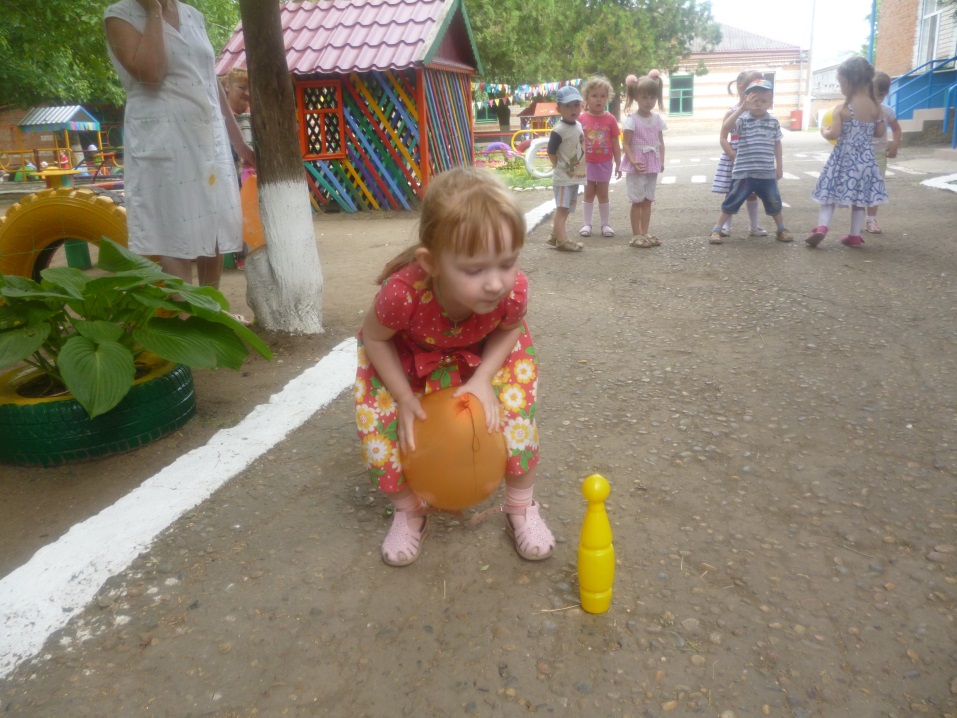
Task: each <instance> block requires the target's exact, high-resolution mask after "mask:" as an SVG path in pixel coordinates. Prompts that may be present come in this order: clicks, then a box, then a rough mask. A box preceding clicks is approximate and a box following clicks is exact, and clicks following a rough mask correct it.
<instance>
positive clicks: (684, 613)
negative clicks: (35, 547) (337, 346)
mask: <svg viewBox="0 0 957 718" xmlns="http://www.w3.org/2000/svg"><path fill="white" fill-rule="evenodd" d="M688 151H689V152H690V151H691V150H688ZM825 151H826V148H825ZM675 152H676V153H678V154H677V156H681V155H680V149H676V150H675ZM788 157H789V155H787V154H786V158H788ZM795 162H797V160H795ZM919 179H921V177H917V176H913V175H908V174H899V175H895V178H893V179H891V180H890V181H889V188H890V190H891V192H892V195H893V202H894V204H893V206H892V208H891V209H890V210H889V211H886V212H882V220H883V221H884V226H885V234H884V235H882V236H880V237H876V236H870V235H868V236H866V240H867V244H866V245H865V247H864V248H863V249H857V250H854V249H848V248H845V247H842V246H841V245H840V244H839V243H838V242H837V241H836V237H840V236H841V235H842V234H844V231H845V225H846V224H847V222H848V221H849V220H848V217H847V212H846V211H845V212H843V213H840V212H839V213H838V217H837V219H836V221H835V225H834V232H833V233H832V235H836V236H829V238H828V240H827V241H826V242H825V244H824V245H822V247H821V248H819V249H817V250H810V249H808V248H807V247H806V246H804V244H803V242H801V241H800V239H799V240H798V241H797V242H795V243H793V244H791V245H785V244H781V243H778V242H775V241H774V240H773V239H757V238H745V237H742V236H741V233H740V231H739V232H738V234H737V237H736V238H732V239H731V240H729V241H728V242H727V243H725V244H724V245H721V246H709V245H708V244H707V243H706V242H705V241H704V239H703V237H705V236H706V234H707V231H708V230H709V228H710V226H711V223H712V222H713V220H714V216H715V215H716V206H717V203H716V202H715V198H714V197H713V196H712V195H711V194H710V193H708V191H707V187H706V186H704V185H698V186H696V185H692V184H678V185H676V186H675V187H672V188H667V189H666V188H664V187H660V188H659V192H658V205H657V207H656V209H655V211H654V215H653V218H652V229H653V231H654V232H655V233H656V234H658V235H659V236H660V237H661V238H662V240H663V242H664V243H663V245H662V246H661V247H660V248H656V249H648V250H639V249H632V248H630V247H628V246H627V237H626V236H625V235H626V234H627V231H626V227H627V225H628V220H627V212H628V207H627V204H626V202H625V197H624V193H623V188H621V189H616V192H615V194H613V199H612V204H613V213H614V214H613V219H614V222H613V223H614V226H615V227H616V228H617V229H618V231H619V236H618V237H616V238H614V239H602V238H593V239H589V240H586V241H587V248H586V250H585V252H583V253H581V254H578V255H575V254H563V253H558V252H555V251H553V250H549V249H547V248H546V247H545V244H544V240H545V238H546V237H547V234H548V227H547V222H546V224H545V225H543V226H540V227H538V228H536V229H535V230H534V231H533V232H532V233H531V235H530V237H529V240H528V243H527V249H526V251H525V252H524V254H523V262H522V263H523V267H524V268H525V270H526V272H527V273H528V274H529V277H530V281H531V286H532V291H533V299H532V302H533V303H532V308H531V313H530V316H529V321H530V326H531V328H532V332H533V336H534V337H535V338H536V343H537V345H538V349H539V356H540V360H541V366H542V370H541V371H542V374H541V377H542V378H541V396H540V411H541V413H540V416H539V421H540V424H539V426H540V431H541V442H542V464H541V469H540V481H539V483H538V485H537V487H536V492H537V497H538V499H539V500H540V501H541V502H542V504H543V515H544V516H545V517H546V519H547V520H548V521H549V523H550V525H551V526H552V528H553V530H554V531H555V533H556V535H557V536H558V537H559V545H558V548H557V550H556V553H555V555H554V556H553V557H552V558H551V559H549V560H548V561H545V562H542V563H528V562H523V561H522V560H521V559H519V558H518V557H517V556H516V555H515V553H514V550H513V549H512V547H511V544H510V542H509V539H508V537H507V536H506V535H505V533H504V532H503V530H502V529H503V523H502V520H501V517H499V516H492V517H490V518H488V519H487V520H485V521H484V522H482V523H479V524H478V525H473V524H472V523H470V522H469V521H468V520H467V518H468V516H467V515H465V516H452V515H447V514H440V515H438V516H436V517H435V519H434V522H433V531H432V534H431V535H430V536H429V538H428V539H427V540H426V543H425V546H424V549H423V554H422V556H421V558H420V560H419V561H418V562H417V563H415V564H414V565H412V566H410V567H408V568H405V569H391V568H388V567H386V566H384V565H383V563H382V561H381V559H380V557H379V553H378V549H379V543H380V541H381V538H382V536H383V534H384V531H385V529H386V527H387V521H388V519H387V518H386V515H385V510H386V507H387V501H385V500H383V499H382V498H381V497H380V496H378V495H377V494H375V493H374V492H373V491H371V490H370V489H369V487H368V485H367V483H366V480H365V476H364V472H363V470H362V467H361V466H360V463H359V458H358V448H357V442H356V439H355V433H354V426H353V418H352V401H351V397H350V396H349V394H348V393H346V394H344V395H342V396H340V397H339V399H337V400H336V401H335V402H334V403H333V404H332V405H331V406H330V407H329V408H328V409H327V410H325V411H323V412H321V413H319V414H317V415H316V416H314V417H313V419H311V420H310V421H309V422H308V423H307V424H306V425H305V426H304V427H303V428H302V429H300V430H298V431H296V432H295V433H294V434H293V435H291V436H290V437H289V439H288V440H287V441H285V442H283V443H282V444H280V445H279V446H277V447H276V448H275V449H274V450H273V451H272V452H270V453H269V454H268V455H266V456H264V457H263V458H262V459H261V460H259V461H257V462H256V463H255V464H254V465H253V466H251V467H250V468H249V469H248V470H247V471H245V472H244V473H243V474H241V475H240V476H238V477H236V479H234V480H233V481H231V482H230V483H229V484H227V485H226V486H225V487H223V488H222V489H221V490H220V491H219V492H218V493H217V494H216V495H215V496H214V497H213V499H212V500H210V501H208V502H206V503H204V504H202V505H201V506H198V507H197V508H196V509H194V510H193V511H191V512H190V513H189V514H187V515H185V516H183V517H182V518H181V519H180V520H179V521H177V522H176V523H175V524H174V525H172V526H171V527H170V528H169V530H168V531H167V532H166V533H165V534H163V535H162V536H161V537H160V538H159V539H158V540H157V541H156V543H155V545H154V546H153V548H152V549H151V550H150V551H148V552H147V553H145V554H143V555H142V556H140V557H139V558H138V559H137V560H136V561H135V562H134V564H133V565H132V566H131V567H130V568H129V569H128V570H127V571H125V572H123V573H121V574H119V575H117V576H115V577H113V578H112V579H110V580H109V581H108V583H107V584H106V585H105V586H104V587H103V589H102V590H101V592H100V594H99V596H98V598H97V600H96V601H95V602H94V603H93V605H91V606H88V607H86V608H83V609H82V610H78V611H77V613H76V616H75V618H74V619H73V620H72V622H71V623H70V624H69V626H68V627H67V628H65V629H64V630H62V631H60V632H58V633H57V634H56V635H54V636H53V637H52V638H51V640H50V641H49V642H48V644H47V646H46V647H45V649H44V650H43V652H42V653H41V655H39V656H38V657H37V658H35V659H34V660H31V661H28V662H25V663H24V664H23V665H21V666H20V667H19V668H18V669H17V670H16V671H14V672H13V673H11V674H10V675H8V676H7V677H6V678H5V679H3V680H0V708H2V709H3V711H4V713H5V714H9V715H29V716H34V717H37V718H42V717H46V716H49V717H51V718H52V717H55V716H66V715H70V716H139V715H159V716H217V717H219V716H222V717H224V718H225V717H226V716H284V715H288V716H384V715H429V716H456V715H465V716H470V715H475V716H519V715H525V714H530V713H534V714H543V715H553V714H557V715H570V716H574V715H588V716H631V717H637V716H643V717H646V718H655V717H657V716H664V715H668V714H671V715H675V716H683V715H702V716H715V717H720V718H733V717H735V716H736V717H737V718H745V717H746V716H779V717H793V718H809V717H810V716H826V717H828V718H831V717H834V716H853V717H854V718H870V717H874V718H904V717H907V716H916V715H928V716H951V717H953V716H957V650H955V645H957V641H955V639H957V630H955V625H954V619H955V598H957V571H955V568H957V549H955V545H957V537H955V529H957V504H955V482H954V478H955V472H957V434H955V430H957V366H955V363H957V346H955V344H957V331H955V328H954V327H955V324H954V316H955V310H957V289H955V285H954V278H955V277H957V266H955V259H954V253H953V246H952V234H953V228H952V225H953V220H954V218H955V216H957V214H955V211H957V210H955V207H957V205H955V197H954V195H953V194H952V193H950V192H946V191H940V190H932V189H928V188H926V187H921V186H919V184H918V181H919ZM794 186H795V187H796V186H797V185H794ZM809 190H810V185H802V186H801V189H800V191H799V190H798V189H793V190H791V191H790V192H789V193H788V194H785V197H784V199H785V201H786V202H788V203H789V205H790V206H789V207H788V208H787V209H786V210H785V218H786V220H788V223H789V225H790V226H791V228H792V230H793V231H794V232H795V235H800V236H803V231H805V230H806V229H807V228H808V227H810V226H812V225H813V224H815V223H816V222H815V221H814V220H815V218H816V210H815V207H814V205H813V204H812V203H811V201H810V200H809V199H808V198H807V194H808V192H809ZM523 195H527V196H523V197H522V201H523V203H525V204H527V205H529V206H532V205H535V204H540V203H541V202H542V201H545V200H546V199H548V197H549V195H548V194H546V193H523ZM330 221H331V222H332V223H335V222H342V223H343V224H342V226H341V228H340V229H342V231H345V229H344V228H345V227H346V224H345V222H346V220H341V219H339V218H336V219H333V220H330ZM363 221H364V220H363ZM404 221H405V220H402V221H400V222H399V223H397V224H394V225H392V226H391V227H386V231H388V232H389V234H390V237H391V239H390V241H388V242H386V241H383V240H382V236H383V235H382V234H381V230H382V227H381V222H380V223H378V225H379V226H377V227H376V229H375V230H374V231H373V230H372V229H370V228H371V227H372V226H373V225H377V223H376V222H367V223H366V225H363V226H364V227H365V229H363V228H362V226H360V228H359V229H358V230H354V225H352V224H350V225H348V226H349V227H350V229H349V231H350V232H354V236H352V241H353V242H354V243H352V244H350V245H349V246H348V247H347V248H341V247H340V248H339V249H338V250H335V249H333V248H332V247H331V246H330V245H323V246H324V247H325V248H326V251H324V252H323V262H324V269H325V270H326V271H327V272H328V273H329V275H328V278H327V286H326V297H327V307H328V309H327V318H328V322H329V331H328V334H327V336H326V337H324V338H322V340H321V342H322V343H325V344H324V345H328V344H330V343H334V342H336V341H338V340H339V339H341V338H343V337H345V336H347V335H348V334H349V333H351V332H352V331H354V329H355V327H356V326H357V324H358V316H359V315H360V314H361V312H363V311H364V310H365V308H366V306H367V305H368V302H369V301H370V300H371V297H372V287H371V285H370V284H369V283H368V280H369V279H370V278H371V276H372V275H373V274H374V273H375V271H377V270H378V268H379V266H380V265H381V262H382V261H384V260H385V259H387V258H388V257H389V256H391V255H392V254H393V253H394V250H395V249H396V247H395V244H396V243H398V244H401V243H402V242H403V241H404V240H405V238H406V236H407V234H408V228H407V226H406V225H405V224H404ZM386 224H388V223H386ZM317 228H322V229H323V231H325V230H329V231H331V232H333V233H334V232H335V227H334V226H333V224H324V223H323V221H322V220H320V221H319V222H318V223H317ZM330 228H332V229H330ZM400 228H401V229H400ZM576 228H577V227H576ZM397 235H403V236H401V237H398V238H397ZM322 242H323V239H322V238H321V237H320V244H321V245H322ZM337 252H338V253H337ZM357 275H358V276H359V277H361V281H356V276H357ZM317 342H318V340H317V341H314V342H306V341H302V342H298V343H296V342H291V343H289V344H287V345H286V348H287V353H286V357H285V358H286V361H287V362H289V364H288V365H287V366H292V365H296V364H297V363H298V364H302V363H308V362H309V361H310V360H311V359H314V357H315V356H316V354H317V348H318V343H317ZM258 366H260V365H254V368H255V367H258ZM237 377H239V375H222V378H217V381H219V382H223V383H222V384H219V385H217V388H218V389H221V390H222V391H223V392H224V394H226V393H227V389H228V387H229V386H232V387H233V390H232V391H233V393H242V391H240V390H241V389H242V384H241V380H240V379H239V378H237ZM205 381H208V380H207V379H206V378H202V379H201V382H205ZM229 382H233V384H229ZM159 445H160V446H162V445H163V442H160V444H159ZM91 471H92V469H91ZM594 472H598V473H601V474H603V475H604V476H606V477H607V478H608V479H609V481H610V483H611V487H612V493H611V496H610V498H609V500H608V502H607V508H608V513H609V516H610V518H611V522H612V528H613V531H614V534H615V536H614V541H615V548H616V553H617V559H618V564H617V574H616V582H615V594H614V599H613V602H612V605H611V609H610V610H609V611H608V613H606V614H603V615H597V616H595V615H590V614H587V613H584V612H582V611H581V609H580V608H579V607H578V605H577V604H578V597H577V591H578V588H577V579H576V567H575V557H576V547H577V542H578V531H579V530H580V526H581V520H582V517H583V515H584V509H585V502H584V499H583V498H582V496H581V493H580V488H579V487H580V483H581V481H582V479H583V478H584V477H585V476H587V475H588V474H590V473H594ZM51 476H52V475H51V474H32V475H31V476H30V480H31V481H33V482H37V483H39V484H43V482H44V481H46V482H49V481H50V480H51ZM46 485H47V486H48V485H49V484H46ZM499 499H500V497H497V499H496V500H499ZM493 503H494V500H490V501H489V502H488V504H487V505H491V504H493ZM478 508H479V509H481V508H485V506H480V507H478Z"/></svg>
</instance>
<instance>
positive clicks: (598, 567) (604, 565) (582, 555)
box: [578, 474, 615, 613]
mask: <svg viewBox="0 0 957 718" xmlns="http://www.w3.org/2000/svg"><path fill="white" fill-rule="evenodd" d="M610 492H611V487H610V486H609V485H608V481H607V480H606V479H605V477H604V476H599V475H598V474H592V475H591V476H589V477H588V478H587V479H585V482H584V483H583V484H582V493H583V494H584V495H585V498H586V499H588V511H587V512H586V513H585V521H584V523H582V533H581V538H580V539H579V542H578V588H579V595H580V596H581V602H582V608H583V609H584V610H586V611H588V613H604V612H605V611H607V610H608V606H609V605H611V588H612V584H613V583H614V582H615V547H614V546H613V545H612V542H611V538H612V537H611V523H610V522H609V521H608V514H607V513H606V512H605V499H607V498H608V494H609V493H610Z"/></svg>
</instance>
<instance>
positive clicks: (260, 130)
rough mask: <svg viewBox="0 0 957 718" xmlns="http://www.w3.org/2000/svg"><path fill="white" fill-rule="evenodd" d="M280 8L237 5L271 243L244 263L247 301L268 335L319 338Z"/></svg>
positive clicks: (315, 262) (308, 216) (257, 1)
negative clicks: (313, 335) (239, 14)
mask: <svg viewBox="0 0 957 718" xmlns="http://www.w3.org/2000/svg"><path fill="white" fill-rule="evenodd" d="M279 7H280V6H279V3H278V2H266V1H264V0H239V10H240V13H241V14H242V21H243V33H244V41H245V45H246V66H247V69H248V70H249V82H250V93H251V99H252V101H251V107H252V108H253V110H252V126H253V136H254V137H255V139H256V173H257V182H258V185H259V212H260V214H261V216H262V223H263V232H264V235H265V239H266V245H265V246H263V247H262V248H260V249H257V250H255V251H254V252H252V253H250V255H249V256H248V257H247V258H246V287H247V289H246V300H247V302H248V303H249V306H250V307H252V309H253V311H254V312H255V314H256V320H257V321H258V322H259V324H261V325H262V326H263V327H264V328H265V329H270V330H276V331H282V332H290V333H294V334H320V333H322V268H321V266H320V264H319V250H318V248H317V247H316V235H315V231H314V229H313V226H312V207H311V206H310V203H309V187H308V185H307V184H306V175H305V170H304V169H303V165H302V156H301V155H300V152H299V135H298V128H297V124H296V101H295V95H294V94H293V87H292V80H291V78H290V76H289V70H288V68H287V66H286V51H285V48H284V47H283V41H282V28H281V27H280V24H279Z"/></svg>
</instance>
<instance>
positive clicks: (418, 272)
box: [355, 167, 555, 566]
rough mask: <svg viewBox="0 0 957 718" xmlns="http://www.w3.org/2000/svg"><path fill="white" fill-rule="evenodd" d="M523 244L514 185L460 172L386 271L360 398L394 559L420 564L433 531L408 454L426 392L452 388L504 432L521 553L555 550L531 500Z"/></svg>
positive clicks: (366, 347)
mask: <svg viewBox="0 0 957 718" xmlns="http://www.w3.org/2000/svg"><path fill="white" fill-rule="evenodd" d="M524 241H525V218H524V216H523V214H522V211H521V209H519V207H518V206H517V205H516V203H515V201H514V200H513V198H512V196H511V194H510V193H509V192H508V190H506V189H505V187H504V186H502V184H501V183H499V182H498V180H496V179H495V178H494V176H493V175H492V174H490V173H488V172H486V171H484V170H479V169H475V168H462V167H460V168H456V169H452V170H450V171H448V172H445V173H443V174H440V175H438V176H436V177H435V178H433V180H432V182H431V184H430V185H429V188H428V191H427V192H426V195H425V199H424V200H423V202H422V216H421V220H420V225H419V242H418V244H416V245H415V246H413V247H410V248H409V249H407V250H406V251H405V252H403V253H402V254H400V255H399V256H397V257H396V258H395V259H393V260H392V261H391V262H389V263H388V264H387V265H386V267H385V269H384V270H383V272H382V274H381V275H380V277H379V283H380V284H381V287H380V289H379V292H378V293H377V294H376V297H375V301H374V302H373V305H372V309H371V310H370V311H369V313H368V315H367V316H366V318H365V321H364V322H363V325H362V329H361V331H360V332H359V367H358V371H357V373H356V384H355V401H356V425H357V427H358V430H359V439H360V441H361V442H362V456H363V460H364V462H365V464H366V467H367V468H368V470H369V474H370V477H371V478H372V481H373V483H374V484H375V485H376V486H377V487H378V488H379V489H380V490H381V491H383V492H385V493H387V494H389V498H390V499H391V500H392V504H393V507H394V509H395V513H394V516H393V519H392V526H391V527H390V529H389V531H388V533H387V534H386V537H385V541H384V542H383V544H382V558H383V560H384V561H385V562H386V563H387V564H389V565H390V566H405V565H408V564H410V563H412V562H413V561H415V560H416V558H418V556H419V549H420V547H421V543H422V540H423V539H424V538H425V536H426V534H427V533H428V516H427V514H426V505H425V503H424V502H423V501H422V499H421V498H419V497H418V496H416V495H415V493H414V492H413V491H412V490H411V488H410V487H409V486H408V484H407V483H406V482H405V478H404V476H403V472H402V457H403V455H404V454H408V453H410V452H412V451H414V450H415V442H416V440H415V421H416V419H425V418H426V416H425V412H424V411H423V410H422V406H421V404H420V403H419V398H420V397H421V396H423V395H425V394H427V393H429V392H432V391H437V390H439V389H444V388H446V387H449V386H458V387H459V388H458V390H457V391H456V392H455V394H456V396H458V395H461V394H465V393H469V394H472V395H474V396H475V397H476V398H477V399H478V400H479V401H480V402H481V404H482V408H483V410H484V412H485V416H486V417H487V422H488V429H489V431H493V430H496V429H502V430H503V431H504V434H505V443H506V446H507V449H508V457H509V458H508V464H507V467H506V472H505V474H506V475H505V505H504V507H503V511H504V512H505V515H506V516H505V518H506V527H505V528H506V531H507V532H508V533H509V535H510V536H511V537H512V539H513V540H514V542H515V549H516V551H517V552H518V554H519V555H520V556H522V558H526V559H529V560H533V561H535V560H540V559H544V558H547V557H548V556H550V555H551V552H552V549H553V548H554V546H555V539H554V537H553V536H552V533H551V531H549V529H548V526H546V525H545V522H544V520H543V519H542V518H541V516H540V514H539V505H538V504H537V503H536V502H534V501H533V500H532V486H533V483H534V469H535V466H536V465H537V464H538V430H537V428H536V426H535V418H536V417H535V412H536V396H537V393H538V359H537V357H536V354H535V347H534V345H533V344H532V339H531V336H530V335H529V332H528V326H527V325H526V324H525V312H526V307H527V302H528V280H527V278H526V277H525V275H524V274H522V272H520V271H519V269H518V256H519V253H520V252H521V249H522V246H523V245H524ZM450 470H451V471H454V470H455V467H450Z"/></svg>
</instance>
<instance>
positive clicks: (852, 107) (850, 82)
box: [804, 56, 887, 247]
mask: <svg viewBox="0 0 957 718" xmlns="http://www.w3.org/2000/svg"><path fill="white" fill-rule="evenodd" d="M873 79H874V68H873V67H871V65H870V63H869V62H868V61H867V60H865V59H864V58H863V57H860V56H856V57H850V58H848V59H847V60H845V61H844V62H842V63H841V65H840V67H838V68H837V81H838V83H840V86H841V93H842V94H843V95H844V97H845V98H847V99H846V100H844V104H843V105H837V106H835V107H834V110H833V111H832V116H833V121H832V124H831V125H829V126H828V125H825V126H824V127H821V135H822V136H823V137H824V139H826V140H837V144H836V145H834V149H833V150H831V156H830V157H828V158H827V162H825V163H824V169H823V170H821V175H820V177H818V180H817V184H816V185H815V187H814V191H813V192H811V199H813V200H814V201H815V202H817V203H819V204H820V205H821V207H820V209H819V210H818V222H817V224H818V226H817V227H815V228H814V229H812V230H811V232H810V234H808V236H807V237H805V239H804V241H805V242H806V243H807V244H808V246H810V247H816V246H818V245H819V244H820V243H821V242H822V241H823V240H824V237H825V236H826V235H827V228H828V225H829V224H830V223H831V219H832V218H833V217H834V209H835V207H837V206H838V205H840V206H842V207H846V206H848V205H850V206H851V233H850V234H848V235H845V236H844V237H843V238H842V239H841V244H843V245H844V246H846V247H860V246H861V245H862V244H864V238H863V237H861V230H862V229H864V220H865V217H866V214H867V210H866V208H867V207H873V206H876V205H879V204H885V203H886V202H887V189H886V188H885V186H884V179H883V177H881V171H880V169H879V168H878V166H877V160H876V159H875V158H874V146H873V143H872V140H873V138H874V137H881V136H883V135H884V132H885V131H886V125H887V121H886V120H885V119H884V113H883V112H882V111H881V106H880V105H879V104H878V103H877V100H876V99H875V97H874V87H873V85H872V84H871V82H872V80H873Z"/></svg>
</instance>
